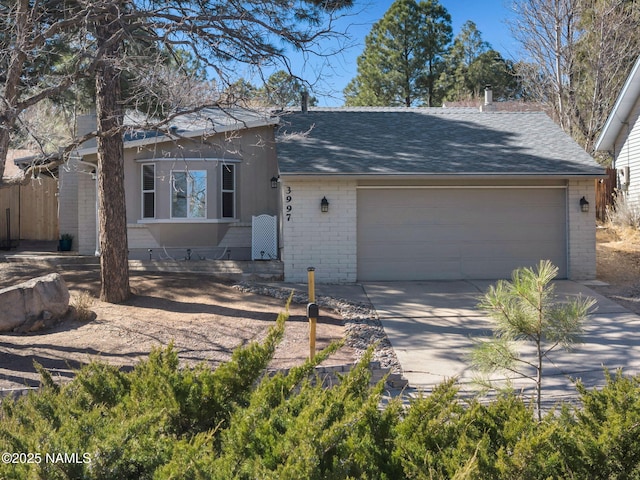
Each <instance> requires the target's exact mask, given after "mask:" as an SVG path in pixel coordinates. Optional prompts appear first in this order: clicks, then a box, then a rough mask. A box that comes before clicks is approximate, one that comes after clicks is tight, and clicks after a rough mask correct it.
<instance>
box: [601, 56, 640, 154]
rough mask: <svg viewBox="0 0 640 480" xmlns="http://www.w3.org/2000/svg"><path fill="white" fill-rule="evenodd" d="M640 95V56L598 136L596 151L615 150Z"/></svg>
mask: <svg viewBox="0 0 640 480" xmlns="http://www.w3.org/2000/svg"><path fill="white" fill-rule="evenodd" d="M639 96H640V56H639V57H638V59H637V60H636V63H635V65H634V66H633V68H632V69H631V73H630V74H629V77H627V81H626V82H625V84H624V86H623V87H622V90H621V91H620V94H619V95H618V99H617V100H616V103H615V104H614V106H613V109H612V110H611V113H610V114H609V118H607V121H606V123H605V124H604V127H603V128H602V131H601V132H600V135H599V136H598V140H597V141H596V144H595V150H596V151H601V152H610V151H612V150H613V147H614V144H615V141H616V138H618V135H619V134H620V130H621V129H622V126H623V125H624V122H625V121H626V119H627V117H628V116H629V114H630V113H631V110H632V109H633V106H634V105H635V103H636V101H637V99H638V97H639Z"/></svg>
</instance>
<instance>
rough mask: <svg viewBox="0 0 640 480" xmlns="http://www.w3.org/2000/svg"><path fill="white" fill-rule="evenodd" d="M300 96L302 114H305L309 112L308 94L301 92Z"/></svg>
mask: <svg viewBox="0 0 640 480" xmlns="http://www.w3.org/2000/svg"><path fill="white" fill-rule="evenodd" d="M300 96H301V101H302V113H307V111H308V110H309V92H307V91H306V90H303V91H302V93H301V94H300Z"/></svg>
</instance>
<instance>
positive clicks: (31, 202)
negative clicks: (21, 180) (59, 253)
mask: <svg viewBox="0 0 640 480" xmlns="http://www.w3.org/2000/svg"><path fill="white" fill-rule="evenodd" d="M57 193H58V181H57V180H56V179H54V178H49V177H45V178H40V179H38V180H33V181H32V182H31V183H29V184H27V185H14V186H11V187H5V188H0V244H8V243H9V241H10V240H11V241H15V240H57V238H58V195H57ZM7 212H8V213H7Z"/></svg>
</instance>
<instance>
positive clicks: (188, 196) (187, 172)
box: [169, 169, 209, 220]
mask: <svg viewBox="0 0 640 480" xmlns="http://www.w3.org/2000/svg"><path fill="white" fill-rule="evenodd" d="M176 173H184V174H185V176H186V179H187V192H186V199H187V211H186V216H185V217H176V216H174V212H173V195H174V189H175V184H174V182H175V174H176ZM192 174H204V180H205V189H204V212H203V215H202V216H194V215H193V212H192V210H191V205H192V202H191V200H190V199H191V197H192V195H193V191H192V188H191V187H192V186H193V183H192V182H190V181H189V177H190V175H192ZM207 182H208V179H207V171H206V170H191V169H188V170H171V184H170V188H171V191H170V195H169V213H170V217H171V218H172V219H176V220H185V219H187V220H206V219H207V207H208V205H207V204H208V203H209V202H208V196H209V195H208V183H207Z"/></svg>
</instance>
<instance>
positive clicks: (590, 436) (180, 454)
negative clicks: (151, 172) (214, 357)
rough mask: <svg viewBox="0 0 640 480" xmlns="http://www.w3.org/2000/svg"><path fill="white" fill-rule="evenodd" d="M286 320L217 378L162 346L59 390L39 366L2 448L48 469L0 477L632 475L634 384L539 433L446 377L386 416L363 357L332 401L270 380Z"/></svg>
mask: <svg viewBox="0 0 640 480" xmlns="http://www.w3.org/2000/svg"><path fill="white" fill-rule="evenodd" d="M284 321H285V315H283V316H281V317H280V318H279V319H278V321H277V323H276V325H275V326H274V327H273V328H272V330H271V331H270V333H269V335H268V336H267V338H266V340H265V341H264V342H263V343H261V344H252V345H249V346H246V347H242V348H240V349H238V350H237V351H236V352H234V354H233V357H232V359H231V360H230V361H229V362H227V363H225V364H223V365H221V366H220V367H219V368H217V369H216V370H213V371H212V370H211V369H209V368H207V367H205V366H199V367H196V368H193V369H180V368H179V366H178V357H177V354H176V352H175V350H174V349H173V347H172V346H169V347H168V348H166V349H163V350H154V351H153V353H152V354H151V355H150V356H149V358H148V359H147V360H146V361H143V362H141V363H140V364H139V365H138V366H136V368H135V369H134V370H133V371H131V372H128V373H125V372H121V371H119V370H118V369H117V368H115V367H112V366H108V365H105V364H101V363H92V364H90V365H88V366H86V367H84V368H82V369H81V370H80V371H78V372H77V375H76V377H75V378H74V380H73V381H71V382H70V383H68V384H66V385H64V386H59V385H57V384H56V383H55V382H54V381H53V379H52V378H51V376H50V375H49V374H48V372H46V371H45V370H43V369H42V368H39V370H40V371H41V375H42V388H41V389H40V390H39V391H38V392H35V393H31V394H29V395H27V396H25V397H22V398H19V399H15V400H12V399H5V400H3V402H2V408H1V411H0V414H1V418H0V449H1V450H2V451H4V452H8V453H9V454H16V453H20V452H22V453H27V454H28V453H31V454H40V455H42V457H41V459H40V462H34V463H25V462H17V463H12V462H11V461H10V462H7V461H6V460H5V457H3V460H4V461H3V463H1V464H0V478H2V479H5V478H6V479H16V480H20V479H46V480H58V479H74V480H75V479H92V480H94V479H105V480H106V479H109V480H117V479H155V480H163V479H166V480H169V479H181V480H182V479H194V480H195V479H201V480H205V479H207V480H209V479H225V480H226V479H255V478H262V479H345V480H346V479H360V478H364V479H381V480H382V479H403V478H407V479H409V478H411V479H432V478H438V479H440V478H442V479H447V478H451V479H514V478H517V479H536V480H537V479H546V478H611V479H632V478H640V385H639V381H640V380H639V379H638V377H626V376H623V375H622V374H621V373H620V372H617V373H616V374H615V375H610V374H608V373H607V372H605V378H606V385H605V386H604V387H603V388H601V389H593V390H587V389H585V388H584V386H582V385H581V384H578V386H577V389H578V394H579V396H580V403H579V404H575V405H572V404H566V405H563V406H560V407H559V408H558V410H557V411H554V412H547V413H546V414H545V415H544V417H543V418H542V419H541V420H540V421H538V420H537V416H536V415H535V411H534V408H533V406H532V405H530V404H527V403H525V402H524V400H523V399H522V398H520V397H518V396H516V395H514V394H513V393H509V394H504V395H500V396H499V397H498V398H496V399H495V400H493V401H491V402H481V401H480V400H479V399H478V398H464V397H462V396H461V395H459V392H458V388H457V386H456V384H455V380H453V379H452V380H449V381H447V382H445V383H443V384H442V385H440V386H438V387H437V388H436V389H435V390H434V391H433V393H432V394H430V395H424V396H421V397H419V398H415V399H413V400H411V401H410V402H409V404H408V405H404V404H403V403H402V401H401V400H400V399H396V400H391V401H387V403H386V404H385V406H384V407H382V406H381V405H382V403H381V398H382V394H383V388H384V384H383V383H382V382H381V383H378V384H377V385H373V386H372V385H371V384H370V372H369V369H368V364H369V361H370V359H371V351H369V352H368V354H367V355H366V356H365V357H364V358H363V359H362V361H361V362H359V363H358V365H357V366H355V367H354V368H353V369H352V371H351V372H349V373H348V374H345V375H344V376H343V377H342V378H341V381H340V382H338V384H337V385H335V386H333V387H332V388H325V387H323V386H322V379H321V378H315V377H314V373H313V372H314V365H315V364H314V363H310V362H307V363H306V364H304V365H301V366H299V367H296V368H293V369H291V370H290V371H289V372H288V373H286V374H285V373H282V372H280V373H277V374H275V375H267V374H265V369H266V367H267V365H268V363H269V360H270V358H272V355H273V352H274V349H275V346H276V345H277V342H278V341H279V340H280V339H281V337H282V334H283V329H284ZM336 348H338V345H332V346H331V347H330V348H329V349H328V350H326V351H325V352H322V353H321V354H319V355H318V356H317V357H316V359H315V362H316V363H317V362H321V361H322V360H323V359H324V358H326V357H327V356H328V355H329V354H330V353H331V352H332V351H334V350H335V349H336ZM45 453H48V454H49V455H51V454H65V453H66V454H67V455H69V454H76V457H71V458H68V459H67V461H48V459H46V458H45ZM85 454H87V456H86V457H85ZM24 459H25V460H26V458H24ZM32 460H36V459H35V458H32Z"/></svg>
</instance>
